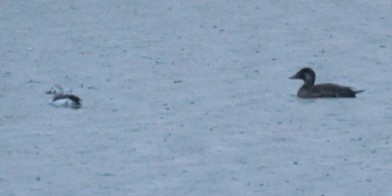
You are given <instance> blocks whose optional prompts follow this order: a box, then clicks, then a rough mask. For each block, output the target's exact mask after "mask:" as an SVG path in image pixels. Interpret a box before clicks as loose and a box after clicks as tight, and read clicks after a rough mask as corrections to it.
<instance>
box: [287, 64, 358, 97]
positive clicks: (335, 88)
mask: <svg viewBox="0 0 392 196" xmlns="http://www.w3.org/2000/svg"><path fill="white" fill-rule="evenodd" d="M290 79H301V80H303V81H304V82H305V83H304V84H303V85H302V87H301V88H300V89H299V90H298V92H297V96H298V97H300V98H339V97H341V98H355V94H357V93H360V92H363V90H359V91H354V90H352V89H351V88H350V87H347V86H341V85H337V84H331V83H325V84H316V85H315V84H314V82H315V80H316V74H315V73H314V71H313V70H312V69H310V68H307V67H306V68H303V69H301V70H300V71H298V72H297V73H296V74H295V75H293V76H291V77H290Z"/></svg>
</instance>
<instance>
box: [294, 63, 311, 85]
mask: <svg viewBox="0 0 392 196" xmlns="http://www.w3.org/2000/svg"><path fill="white" fill-rule="evenodd" d="M290 79H301V80H303V81H304V82H305V85H314V81H315V80H316V74H315V73H314V71H313V70H312V69H311V68H308V67H305V68H302V69H301V70H299V71H298V72H297V73H296V74H295V75H293V76H291V77H290Z"/></svg>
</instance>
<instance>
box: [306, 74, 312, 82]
mask: <svg viewBox="0 0 392 196" xmlns="http://www.w3.org/2000/svg"><path fill="white" fill-rule="evenodd" d="M311 80H312V76H311V75H310V74H308V73H305V81H311Z"/></svg>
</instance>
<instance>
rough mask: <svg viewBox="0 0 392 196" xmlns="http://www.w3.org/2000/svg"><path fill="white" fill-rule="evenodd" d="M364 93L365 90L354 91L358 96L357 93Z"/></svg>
mask: <svg viewBox="0 0 392 196" xmlns="http://www.w3.org/2000/svg"><path fill="white" fill-rule="evenodd" d="M363 91H365V90H359V91H354V93H355V94H357V93H362V92H363Z"/></svg>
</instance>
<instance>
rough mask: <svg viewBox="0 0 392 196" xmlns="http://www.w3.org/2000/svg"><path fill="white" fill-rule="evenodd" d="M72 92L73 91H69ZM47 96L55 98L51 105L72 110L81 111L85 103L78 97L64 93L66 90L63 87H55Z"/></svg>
mask: <svg viewBox="0 0 392 196" xmlns="http://www.w3.org/2000/svg"><path fill="white" fill-rule="evenodd" d="M68 91H69V92H72V90H68ZM46 94H53V98H52V100H51V101H50V104H51V105H53V106H61V107H66V108H72V109H79V108H81V107H82V105H83V101H82V99H81V98H79V97H78V96H76V95H73V94H70V93H64V89H63V87H62V86H61V85H55V87H52V88H51V89H50V90H49V91H47V92H46Z"/></svg>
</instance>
